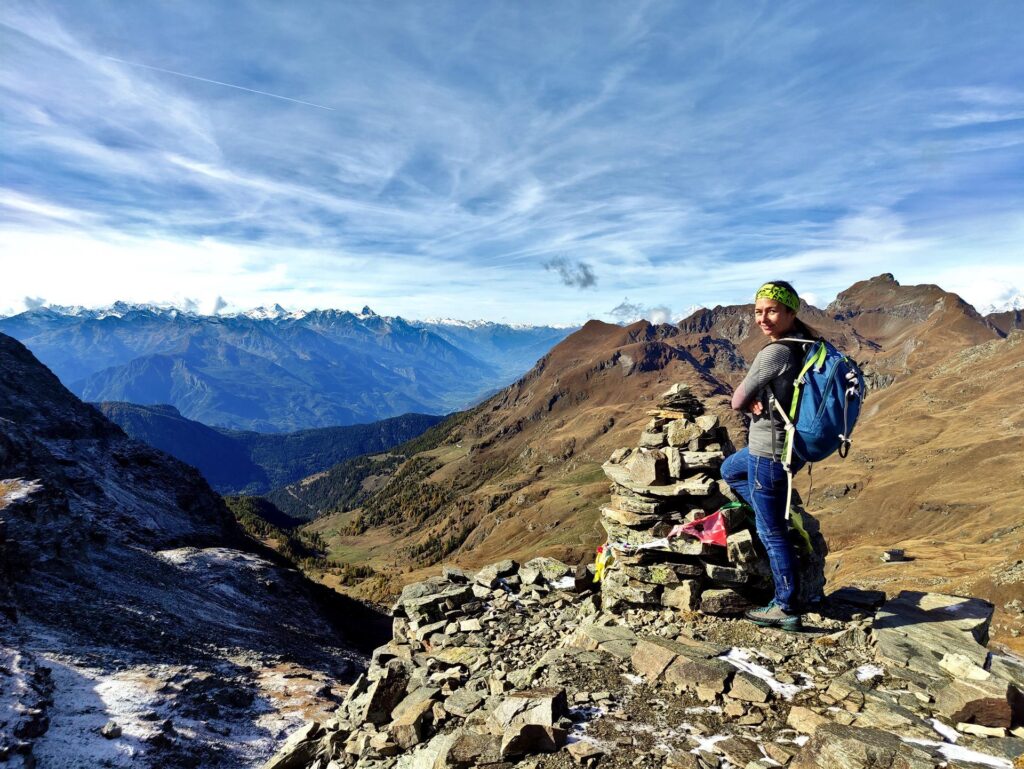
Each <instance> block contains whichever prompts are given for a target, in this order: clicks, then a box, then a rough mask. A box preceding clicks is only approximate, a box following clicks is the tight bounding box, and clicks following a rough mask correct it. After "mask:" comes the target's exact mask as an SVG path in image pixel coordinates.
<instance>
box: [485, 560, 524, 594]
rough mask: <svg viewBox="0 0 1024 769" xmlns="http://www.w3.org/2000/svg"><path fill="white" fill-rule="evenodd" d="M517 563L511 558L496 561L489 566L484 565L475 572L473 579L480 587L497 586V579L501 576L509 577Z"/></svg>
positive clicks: (491, 587) (517, 566) (516, 567)
mask: <svg viewBox="0 0 1024 769" xmlns="http://www.w3.org/2000/svg"><path fill="white" fill-rule="evenodd" d="M518 568H519V565H518V564H517V563H516V562H515V561H512V560H504V561H498V562H497V563H492V564H490V565H489V566H484V567H483V568H482V569H480V571H478V572H477V573H476V576H475V577H474V580H475V581H476V583H477V584H478V585H481V586H482V587H486V588H490V589H492V590H493V589H494V588H496V587H497V586H498V584H499V580H501V579H502V578H503V577H510V576H512V575H513V574H515V573H516V571H517V570H518Z"/></svg>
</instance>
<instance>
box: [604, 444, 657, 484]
mask: <svg viewBox="0 0 1024 769" xmlns="http://www.w3.org/2000/svg"><path fill="white" fill-rule="evenodd" d="M613 467H616V468H617V469H623V470H625V472H626V477H627V478H628V480H629V482H630V484H631V488H636V487H640V488H644V487H647V486H659V485H661V484H664V483H666V482H667V481H668V459H667V458H666V457H665V455H664V454H663V453H662V452H660V451H658V450H657V449H654V450H648V449H644V450H641V451H635V452H633V454H632V455H631V456H630V458H629V459H628V460H626V462H625V463H624V464H622V465H613Z"/></svg>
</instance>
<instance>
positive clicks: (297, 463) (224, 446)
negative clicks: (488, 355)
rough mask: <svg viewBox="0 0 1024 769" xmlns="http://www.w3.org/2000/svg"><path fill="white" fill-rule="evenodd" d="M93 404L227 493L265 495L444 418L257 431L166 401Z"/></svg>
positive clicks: (410, 435) (407, 416)
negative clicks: (189, 415) (204, 419)
mask: <svg viewBox="0 0 1024 769" xmlns="http://www.w3.org/2000/svg"><path fill="white" fill-rule="evenodd" d="M94 405H95V406H96V407H97V408H98V409H99V410H100V411H101V412H103V415H104V416H106V417H107V418H108V419H110V420H111V421H112V422H114V423H115V424H117V425H118V426H119V427H120V428H121V429H122V430H124V431H125V432H126V433H128V435H129V436H131V437H132V438H135V439H136V440H139V441H142V442H143V443H147V444H149V445H150V446H152V447H154V448H157V449H160V450H161V451H165V452H167V453H168V454H170V455H171V456H173V457H175V458H176V459H180V460H181V461H182V462H185V463H187V464H190V465H192V466H193V467H195V468H196V469H197V470H199V472H201V473H202V474H203V477H204V478H206V480H207V482H208V483H209V484H210V485H211V486H212V487H213V488H214V489H215V490H216V491H218V492H220V493H221V494H239V493H245V494H259V493H262V492H265V491H269V490H270V489H273V488H277V487H280V486H284V485H286V484H289V483H292V482H293V481H297V480H299V479H300V478H304V477H306V476H308V475H311V474H313V473H316V472H319V471H321V470H325V469H327V468H328V467H331V466H333V465H335V464H337V463H339V462H342V461H344V460H345V459H348V458H349V457H354V456H357V455H360V454H369V453H375V452H379V451H387V450H388V449H390V448H391V447H393V446H396V445H398V444H400V443H404V442H405V441H407V440H409V439H411V438H415V437H416V436H418V435H420V434H421V433H422V432H423V431H424V430H426V429H427V428H429V427H431V426H432V425H435V424H437V423H438V422H440V421H441V419H442V417H438V416H433V415H430V414H403V415H402V416H399V417H392V418H390V419H384V420H381V421H378V422H373V423H370V424H364V425H346V426H343V427H321V428H315V429H311V430H301V431H299V432H294V433H257V432H241V431H236V430H225V429H222V428H215V427H208V426H206V425H204V424H202V423H201V422H196V421H194V420H190V419H186V418H185V417H183V416H182V415H181V412H179V411H178V410H177V409H176V408H175V407H174V406H170V405H166V404H162V405H155V406H140V405H137V404H134V403H121V402H109V401H108V402H104V403H97V404H94Z"/></svg>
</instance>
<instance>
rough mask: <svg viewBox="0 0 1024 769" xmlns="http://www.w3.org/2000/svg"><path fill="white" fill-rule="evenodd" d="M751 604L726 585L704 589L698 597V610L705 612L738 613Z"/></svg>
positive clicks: (751, 605) (751, 604) (750, 606)
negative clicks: (724, 586)
mask: <svg viewBox="0 0 1024 769" xmlns="http://www.w3.org/2000/svg"><path fill="white" fill-rule="evenodd" d="M753 606H754V605H753V603H751V602H750V601H749V600H747V599H746V598H744V597H743V596H742V595H740V594H739V593H737V592H736V591H735V590H732V589H730V588H727V587H726V588H717V589H712V590H705V591H704V592H703V593H702V594H701V597H700V610H701V611H702V612H704V613H705V614H740V613H741V612H744V611H746V610H747V609H751V608H753Z"/></svg>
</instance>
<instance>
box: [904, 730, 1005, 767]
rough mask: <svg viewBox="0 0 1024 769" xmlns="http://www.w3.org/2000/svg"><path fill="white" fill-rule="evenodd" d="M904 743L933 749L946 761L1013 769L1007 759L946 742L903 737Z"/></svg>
mask: <svg viewBox="0 0 1024 769" xmlns="http://www.w3.org/2000/svg"><path fill="white" fill-rule="evenodd" d="M903 741H904V742H909V743H910V744H912V745H921V746H923V747H926V748H935V749H936V750H938V752H939V753H941V754H942V757H943V758H945V759H946V760H947V761H964V762H967V763H971V764H981V765H982V766H991V767H994V768H995V769H1013V762H1012V761H1011V760H1010V759H1008V758H999V757H998V756H990V755H989V754H988V753H982V752H980V751H977V750H971V749H970V748H964V747H961V746H960V745H950V744H949V743H947V742H933V741H931V740H921V739H918V738H916V737H904V738H903Z"/></svg>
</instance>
